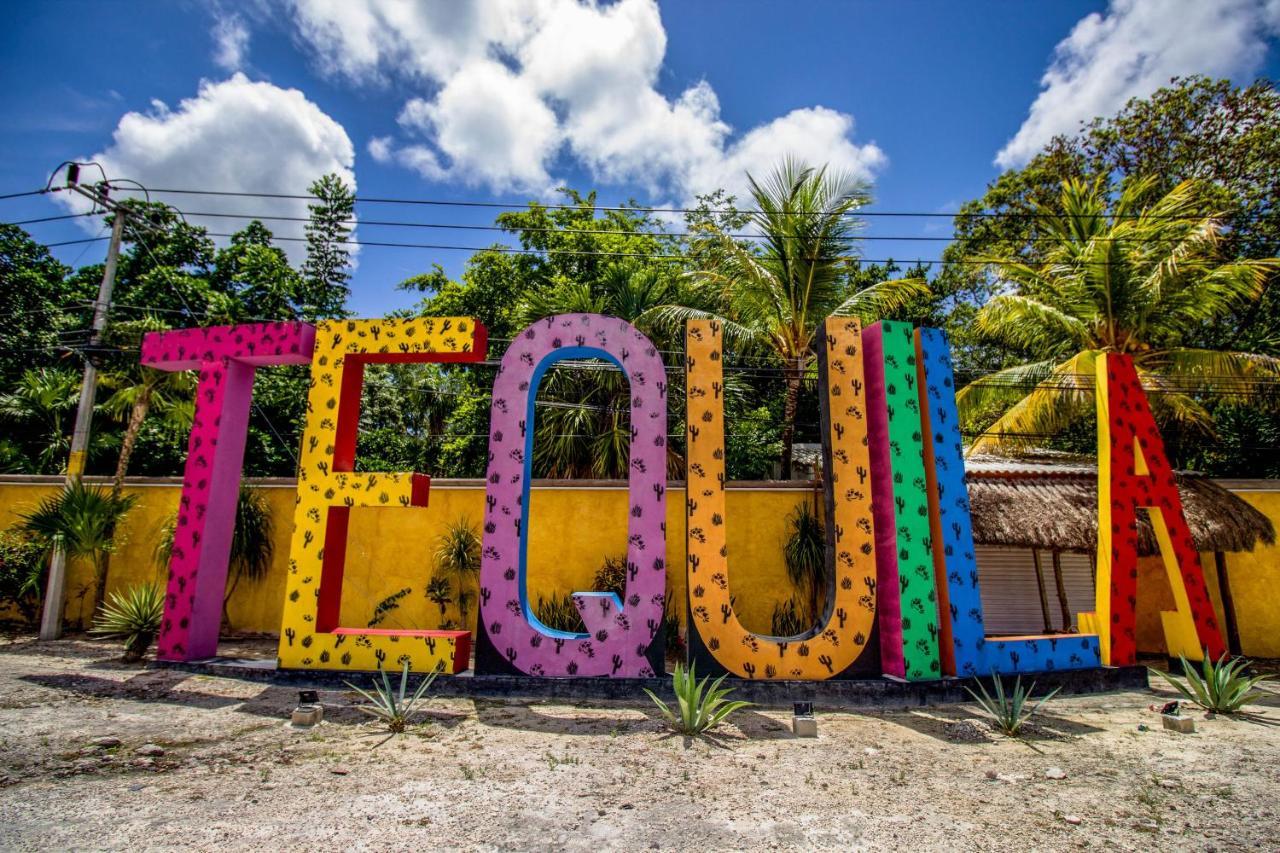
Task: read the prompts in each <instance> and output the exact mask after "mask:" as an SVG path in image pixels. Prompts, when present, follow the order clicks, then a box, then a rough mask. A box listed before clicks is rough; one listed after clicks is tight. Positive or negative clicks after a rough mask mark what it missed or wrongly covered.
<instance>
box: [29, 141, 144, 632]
mask: <svg viewBox="0 0 1280 853" xmlns="http://www.w3.org/2000/svg"><path fill="white" fill-rule="evenodd" d="M79 179H80V167H79V166H78V165H76V164H75V163H72V164H70V165H69V166H68V167H67V186H66V188H67V189H70V190H73V191H75V192H78V193H80V194H81V195H83V196H84V197H86V198H88V199H90V200H91V201H92V202H93V203H94V204H95V205H98V206H101V207H102V208H103V209H104V210H107V211H110V212H111V213H113V214H115V220H114V221H113V222H112V224H111V243H110V244H109V245H108V247H107V267H106V269H105V270H103V271H102V284H101V285H99V287H98V301H97V302H95V303H94V304H93V329H92V331H91V333H90V335H89V346H88V351H87V352H85V354H84V356H85V358H84V378H83V380H82V381H81V383H80V405H79V407H78V408H77V409H76V425H75V431H74V432H73V433H72V434H71V455H70V457H69V458H68V459H67V481H66V485H67V486H70V485H72V484H73V483H75V482H76V481H77V480H79V479H80V478H81V476H83V475H84V465H85V456H86V454H87V452H88V449H89V429H90V427H91V426H92V423H93V403H94V397H95V396H96V394H97V390H98V366H97V364H95V363H94V359H95V358H96V357H97V356H96V355H95V352H94V350H96V349H97V348H98V347H99V346H101V344H102V333H103V331H104V330H105V329H106V327H107V312H108V310H109V309H110V308H111V291H112V289H113V288H114V287H115V283H116V262H117V260H118V259H119V257H120V241H121V238H122V237H123V236H124V221H125V211H124V209H123V208H122V207H121V206H120V205H119V204H117V203H116V202H114V201H112V200H111V198H110V197H109V196H110V187H108V185H107V183H106V181H103V182H102V183H100V184H96V185H91V186H84V185H83V184H81V183H80V180H79ZM66 576H67V552H66V551H65V550H63V549H62V548H60V547H55V548H54V550H53V556H52V557H51V558H50V560H49V580H48V583H47V585H46V586H45V593H44V612H43V613H42V614H41V618H40V639H42V640H56V639H58V637H60V636H62V604H63V598H64V595H65V592H66V582H67V577H66Z"/></svg>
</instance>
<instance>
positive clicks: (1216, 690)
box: [1147, 649, 1269, 714]
mask: <svg viewBox="0 0 1280 853" xmlns="http://www.w3.org/2000/svg"><path fill="white" fill-rule="evenodd" d="M1179 660H1181V661H1182V673H1183V675H1184V676H1185V677H1186V679H1187V683H1186V684H1183V683H1182V682H1181V681H1178V680H1177V679H1176V678H1174V677H1173V676H1172V675H1170V674H1169V673H1167V672H1163V671H1161V670H1158V669H1148V670H1147V671H1148V672H1150V673H1152V674H1154V675H1158V676H1160V677H1161V678H1163V679H1164V680H1165V681H1167V682H1169V683H1170V684H1172V685H1173V687H1174V689H1175V690H1177V691H1178V692H1179V693H1181V694H1182V696H1183V698H1184V699H1186V700H1187V701H1189V702H1194V703H1195V704H1197V705H1199V706H1200V707H1201V708H1204V709H1205V710H1206V711H1212V712H1213V713H1215V714H1236V713H1239V712H1240V709H1241V708H1243V707H1244V706H1245V705H1247V704H1248V703H1250V702H1252V701H1254V700H1255V699H1258V698H1260V697H1262V696H1265V695H1266V694H1265V693H1264V692H1263V691H1261V690H1254V688H1255V687H1257V686H1258V685H1259V684H1261V683H1262V682H1264V681H1268V680H1269V679H1268V678H1267V676H1265V675H1254V676H1248V675H1245V669H1246V668H1247V667H1248V666H1249V661H1247V660H1245V659H1244V658H1231V659H1228V656H1227V655H1226V654H1224V655H1223V656H1222V657H1220V658H1218V660H1217V662H1214V661H1212V660H1210V658H1209V650H1208V649H1205V653H1204V658H1203V659H1202V660H1201V663H1200V668H1201V672H1200V673H1197V672H1196V669H1195V667H1194V666H1193V665H1191V664H1190V663H1188V662H1187V659H1186V658H1185V657H1181V656H1179Z"/></svg>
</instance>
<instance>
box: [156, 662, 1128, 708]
mask: <svg viewBox="0 0 1280 853" xmlns="http://www.w3.org/2000/svg"><path fill="white" fill-rule="evenodd" d="M153 666H156V667H160V668H164V669H177V670H183V671H186V672H194V673H200V674H202V675H216V676H221V677H224V678H238V679H241V680H244V681H258V682H263V683H267V684H274V685H280V686H294V687H299V688H304V687H311V688H329V689H334V688H345V687H346V685H345V684H344V682H346V681H357V682H359V681H360V680H361V679H362V678H365V677H367V675H365V674H361V673H352V672H343V671H334V670H318V669H277V668H276V665H275V661H270V660H241V659H236V658H209V659H207V660H201V661H191V662H187V663H178V662H173V661H156V662H155V663H154V664H153ZM982 681H984V682H989V681H990V679H987V678H984V679H982ZM1032 681H1034V682H1035V685H1036V694H1037V695H1043V694H1044V693H1047V692H1048V691H1049V690H1052V689H1053V688H1054V687H1061V688H1062V693H1063V694H1082V693H1106V692H1110V691H1115V690H1134V689H1143V688H1146V686H1147V670H1146V667H1141V666H1127V667H1103V668H1102V669H1085V670H1071V671H1059V672H1043V673H1036V674H1035V675H1027V676H1023V683H1024V684H1030V682H1032ZM729 683H730V682H729V681H727V680H726V682H725V684H726V686H728V685H729ZM972 683H973V679H969V678H947V679H943V680H941V681H924V682H915V683H911V682H905V681H898V680H896V679H888V678H865V679H852V680H843V679H842V680H830V681H743V680H734V681H733V682H732V686H733V688H734V691H733V698H734V699H745V700H747V701H749V702H753V703H755V704H757V705H763V706H766V707H769V706H774V707H789V706H790V705H791V703H793V702H812V703H814V704H815V705H817V706H818V707H819V709H821V708H856V707H868V706H887V705H936V704H943V703H947V702H969V701H972V700H971V697H970V696H969V694H968V693H967V692H966V691H965V689H964V688H965V686H966V685H972ZM645 687H647V688H649V689H650V690H653V691H654V692H655V693H657V694H658V695H660V696H663V695H665V696H668V697H669V696H670V694H671V679H670V678H669V677H668V678H529V677H528V676H522V675H521V676H516V675H472V674H471V673H463V674H461V675H442V676H440V677H439V678H437V679H436V682H435V685H434V687H433V689H432V693H433V694H435V695H437V696H475V697H486V698H493V699H534V700H547V699H555V700H568V701H575V702H576V701H589V700H593V699H623V700H631V701H638V702H647V701H648V699H647V697H646V696H645V694H644V691H643V689H642V688H645Z"/></svg>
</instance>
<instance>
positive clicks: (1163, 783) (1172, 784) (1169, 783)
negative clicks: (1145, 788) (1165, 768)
mask: <svg viewBox="0 0 1280 853" xmlns="http://www.w3.org/2000/svg"><path fill="white" fill-rule="evenodd" d="M1160 787H1161V788H1169V789H1170V790H1173V789H1176V788H1181V787H1182V785H1180V784H1179V783H1178V781H1177V780H1176V779H1161V780H1160Z"/></svg>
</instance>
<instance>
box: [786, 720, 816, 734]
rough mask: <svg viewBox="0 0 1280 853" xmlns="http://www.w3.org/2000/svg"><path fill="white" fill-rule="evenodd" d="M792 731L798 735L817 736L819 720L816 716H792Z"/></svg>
mask: <svg viewBox="0 0 1280 853" xmlns="http://www.w3.org/2000/svg"><path fill="white" fill-rule="evenodd" d="M791 731H792V732H794V733H795V736H796V737H817V736H818V721H817V719H816V718H814V717H801V716H795V717H792V718H791Z"/></svg>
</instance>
